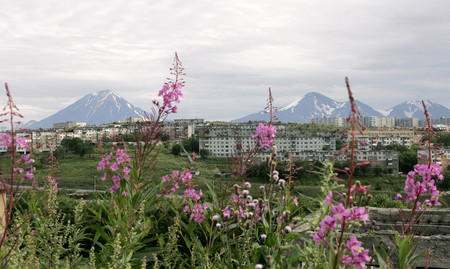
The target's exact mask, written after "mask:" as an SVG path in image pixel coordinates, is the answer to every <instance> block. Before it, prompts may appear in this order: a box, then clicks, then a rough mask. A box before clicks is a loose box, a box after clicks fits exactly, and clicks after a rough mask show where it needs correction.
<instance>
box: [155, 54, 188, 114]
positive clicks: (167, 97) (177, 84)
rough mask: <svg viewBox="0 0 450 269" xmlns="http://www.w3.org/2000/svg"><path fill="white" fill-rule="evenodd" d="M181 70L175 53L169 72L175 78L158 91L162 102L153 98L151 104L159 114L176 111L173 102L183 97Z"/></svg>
mask: <svg viewBox="0 0 450 269" xmlns="http://www.w3.org/2000/svg"><path fill="white" fill-rule="evenodd" d="M183 70H184V68H183V65H182V64H181V61H180V60H179V59H178V55H177V54H176V53H175V62H174V65H173V68H171V71H172V72H171V74H172V75H174V76H175V78H174V79H173V80H169V82H168V83H165V84H164V85H163V87H162V89H161V90H160V91H159V93H158V96H159V97H162V99H163V102H162V104H161V103H160V102H159V101H158V100H153V104H154V105H155V106H156V107H157V108H158V114H159V115H164V114H165V115H168V114H171V113H177V109H178V108H177V106H176V105H175V104H174V103H180V101H181V100H180V98H181V97H183V93H182V92H181V88H183V87H184V81H183V79H182V78H181V76H182V75H184V73H183Z"/></svg>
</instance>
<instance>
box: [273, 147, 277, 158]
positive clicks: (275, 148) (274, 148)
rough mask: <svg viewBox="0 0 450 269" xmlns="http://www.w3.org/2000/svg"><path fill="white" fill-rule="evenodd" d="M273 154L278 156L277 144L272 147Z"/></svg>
mask: <svg viewBox="0 0 450 269" xmlns="http://www.w3.org/2000/svg"><path fill="white" fill-rule="evenodd" d="M272 155H273V156H274V157H275V156H277V146H273V147H272Z"/></svg>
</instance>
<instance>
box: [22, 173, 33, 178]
mask: <svg viewBox="0 0 450 269" xmlns="http://www.w3.org/2000/svg"><path fill="white" fill-rule="evenodd" d="M23 177H24V178H25V179H33V173H31V172H29V171H28V172H26V173H25V176H23Z"/></svg>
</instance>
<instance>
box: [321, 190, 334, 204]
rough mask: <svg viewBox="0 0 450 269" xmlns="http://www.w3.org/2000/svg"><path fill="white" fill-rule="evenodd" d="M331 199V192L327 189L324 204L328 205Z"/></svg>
mask: <svg viewBox="0 0 450 269" xmlns="http://www.w3.org/2000/svg"><path fill="white" fill-rule="evenodd" d="M332 201H333V192H331V191H329V192H328V194H327V196H326V197H325V201H323V204H324V205H329V204H330V203H331V202H332Z"/></svg>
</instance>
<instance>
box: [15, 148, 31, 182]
mask: <svg viewBox="0 0 450 269" xmlns="http://www.w3.org/2000/svg"><path fill="white" fill-rule="evenodd" d="M24 147H25V148H27V147H28V145H27V144H24ZM33 163H34V160H33V159H32V158H31V156H30V154H25V155H22V156H21V157H20V159H18V160H17V161H16V164H19V165H23V167H24V168H22V167H14V169H13V173H14V174H21V173H23V172H25V174H24V175H23V178H24V179H33V177H34V176H33V172H34V167H33Z"/></svg>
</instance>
